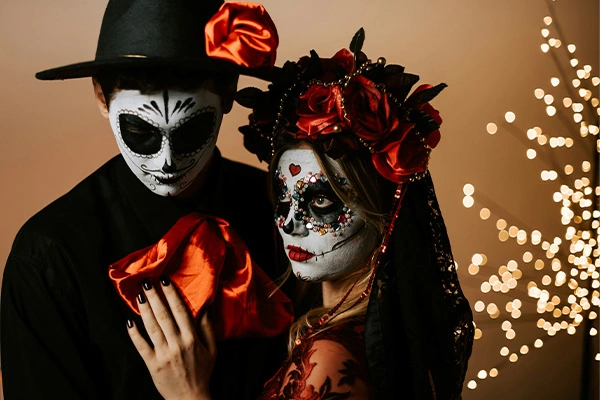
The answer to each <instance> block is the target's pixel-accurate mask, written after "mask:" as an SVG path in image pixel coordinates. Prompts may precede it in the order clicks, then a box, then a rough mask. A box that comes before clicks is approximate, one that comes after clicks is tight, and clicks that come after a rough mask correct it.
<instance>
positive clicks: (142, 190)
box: [114, 148, 227, 241]
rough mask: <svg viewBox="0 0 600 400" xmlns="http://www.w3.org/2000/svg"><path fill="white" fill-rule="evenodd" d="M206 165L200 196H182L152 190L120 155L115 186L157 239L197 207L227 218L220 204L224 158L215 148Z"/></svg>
mask: <svg viewBox="0 0 600 400" xmlns="http://www.w3.org/2000/svg"><path fill="white" fill-rule="evenodd" d="M205 168H208V169H209V170H208V173H207V176H206V181H205V182H204V186H203V187H202V194H203V195H202V196H199V197H196V198H194V199H193V200H192V199H181V198H178V197H177V196H173V197H164V196H159V195H157V194H155V193H152V192H151V191H150V190H149V189H148V188H147V187H146V186H145V185H144V184H143V183H142V182H141V181H140V180H139V179H138V178H137V177H136V176H135V175H134V174H133V172H132V171H131V170H130V169H129V167H128V166H127V164H126V163H125V160H124V159H123V157H122V156H120V155H119V156H118V160H117V163H116V167H115V171H114V172H115V175H116V176H115V179H116V182H117V187H118V190H119V191H120V192H121V194H122V195H123V197H124V198H125V199H126V201H127V202H129V204H130V206H131V209H132V210H133V212H134V213H136V214H137V217H138V218H139V220H140V223H141V224H142V225H144V226H145V227H146V228H147V230H148V231H149V233H150V234H151V236H152V240H154V241H157V240H159V239H160V238H161V237H162V236H163V235H164V234H165V233H166V232H167V231H168V230H169V229H170V228H171V227H172V226H173V225H174V224H175V222H177V220H178V219H179V218H181V217H183V216H184V215H187V214H189V213H191V212H194V211H197V212H201V213H203V214H210V215H215V216H219V217H221V218H224V219H227V215H226V211H227V210H225V209H224V207H223V201H222V199H223V184H224V182H223V180H224V179H223V158H222V157H221V152H220V151H219V149H217V148H215V150H214V153H213V157H212V160H211V162H210V164H209V165H207V166H206V167H205Z"/></svg>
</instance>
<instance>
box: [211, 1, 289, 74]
mask: <svg viewBox="0 0 600 400" xmlns="http://www.w3.org/2000/svg"><path fill="white" fill-rule="evenodd" d="M205 37H206V54H208V55H209V56H210V57H212V58H218V59H223V60H227V61H231V62H233V63H235V64H237V65H240V66H243V67H248V68H261V67H265V68H267V67H268V68H270V67H273V66H274V65H275V58H276V55H277V46H278V45H279V36H278V34H277V28H276V27H275V23H273V20H272V19H271V17H270V16H269V14H268V13H267V11H266V10H265V8H264V7H263V6H262V5H260V4H255V3H240V2H226V3H224V4H223V5H222V6H221V8H220V9H219V11H218V12H217V13H216V14H215V15H214V16H213V17H212V18H211V19H210V20H209V21H208V23H207V24H206V28H205Z"/></svg>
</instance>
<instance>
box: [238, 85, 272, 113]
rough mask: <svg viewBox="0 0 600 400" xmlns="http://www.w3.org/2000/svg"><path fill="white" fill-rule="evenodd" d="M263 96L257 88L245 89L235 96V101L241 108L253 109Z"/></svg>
mask: <svg viewBox="0 0 600 400" xmlns="http://www.w3.org/2000/svg"><path fill="white" fill-rule="evenodd" d="M264 94H265V93H264V92H263V91H262V90H260V89H259V88H255V87H247V88H244V89H242V90H240V91H238V92H237V93H236V94H235V101H236V102H238V103H239V105H241V106H242V107H246V108H255V106H256V105H257V104H259V103H260V101H261V100H262V99H263V96H264Z"/></svg>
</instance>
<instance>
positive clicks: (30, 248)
mask: <svg viewBox="0 0 600 400" xmlns="http://www.w3.org/2000/svg"><path fill="white" fill-rule="evenodd" d="M117 162H118V158H117V157H115V158H113V159H112V160H110V161H108V162H107V163H106V164H104V165H103V166H102V167H100V168H99V169H98V170H96V171H95V172H93V173H92V174H90V175H89V176H87V177H86V178H85V179H83V180H82V181H81V182H79V183H78V184H77V185H76V186H75V187H73V188H72V189H71V190H70V191H69V192H67V193H65V194H64V195H62V196H61V197H59V198H58V199H56V200H54V201H53V202H52V203H50V204H48V205H47V206H46V207H44V208H43V209H42V210H40V211H38V212H37V213H35V214H34V215H33V216H32V217H30V218H29V219H28V220H27V221H26V222H25V223H24V224H23V226H22V227H21V228H20V229H19V231H18V233H17V235H16V237H15V240H14V242H13V246H12V249H11V257H12V259H15V258H17V259H19V258H21V259H36V258H44V257H45V256H46V255H47V253H48V251H49V250H51V249H53V248H56V246H57V244H58V245H60V244H61V243H63V244H68V243H69V242H71V241H73V240H75V239H76V238H77V237H81V234H82V232H88V234H89V233H90V232H91V231H93V230H92V229H90V228H91V227H96V228H95V229H97V228H98V227H99V225H100V223H99V222H100V221H102V219H103V218H104V214H106V213H109V212H110V210H109V208H110V204H112V202H113V201H114V199H115V198H116V197H117V195H116V189H115V184H114V179H113V178H112V176H111V175H112V174H113V169H114V167H115V164H116V163H117Z"/></svg>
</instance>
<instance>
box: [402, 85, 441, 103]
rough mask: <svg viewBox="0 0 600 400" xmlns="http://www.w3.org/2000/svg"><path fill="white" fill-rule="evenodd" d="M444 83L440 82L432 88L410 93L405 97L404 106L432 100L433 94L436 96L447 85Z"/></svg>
mask: <svg viewBox="0 0 600 400" xmlns="http://www.w3.org/2000/svg"><path fill="white" fill-rule="evenodd" d="M447 86H448V85H446V84H445V83H440V84H438V85H436V86H434V87H432V88H429V89H425V90H422V91H420V92H419V93H416V94H412V95H411V96H410V97H409V98H408V99H406V103H405V105H406V106H409V107H412V106H415V105H419V104H423V103H427V102H428V101H431V100H433V98H435V96H437V95H438V94H439V93H440V92H441V91H442V90H443V89H444V88H445V87H447Z"/></svg>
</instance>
